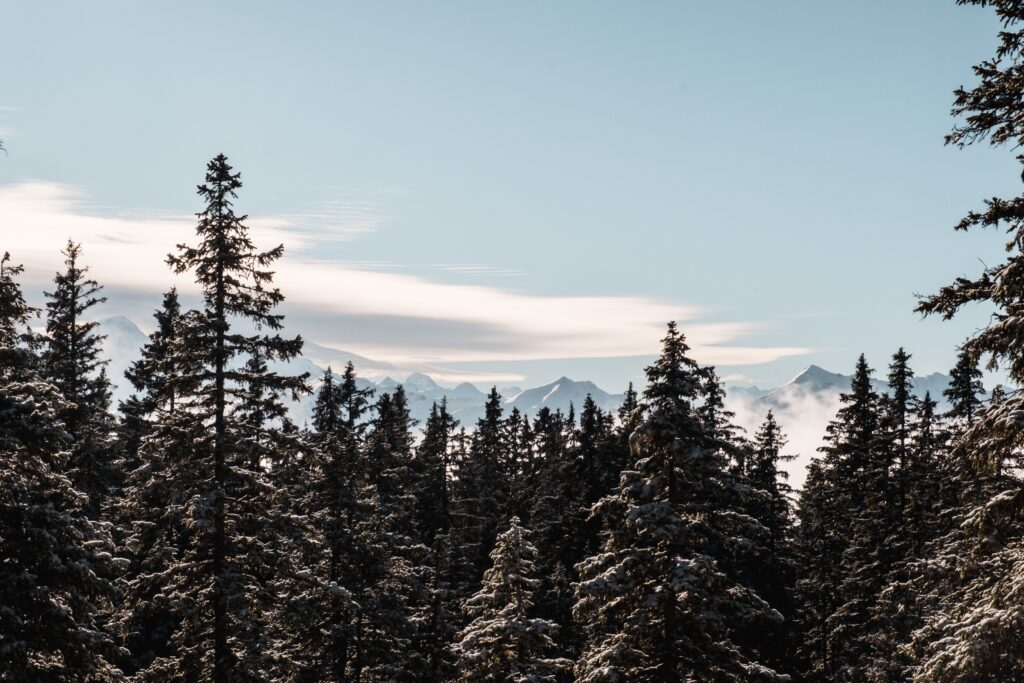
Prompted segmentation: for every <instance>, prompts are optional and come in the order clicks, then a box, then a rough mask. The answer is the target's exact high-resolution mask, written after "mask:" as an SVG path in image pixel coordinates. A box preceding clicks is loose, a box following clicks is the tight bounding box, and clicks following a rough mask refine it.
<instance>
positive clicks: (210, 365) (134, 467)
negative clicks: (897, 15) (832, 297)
mask: <svg viewBox="0 0 1024 683" xmlns="http://www.w3.org/2000/svg"><path fill="white" fill-rule="evenodd" d="M959 4H970V5H979V6H981V7H983V8H988V9H989V10H990V11H993V12H995V13H996V14H997V15H998V17H999V19H1000V20H1001V22H1002V26H1003V31H1002V33H1001V34H1000V35H999V37H998V39H999V43H998V50H997V52H996V54H995V55H993V56H992V57H991V59H989V60H986V61H984V62H983V63H981V64H978V65H977V66H975V67H974V74H975V76H976V82H975V83H974V84H973V85H972V86H970V87H964V88H961V89H959V90H957V91H956V92H955V94H954V103H953V115H954V117H955V121H956V123H955V127H954V128H953V129H952V132H950V133H949V135H948V137H947V139H946V144H947V145H952V146H959V147H964V146H968V145H973V144H986V143H987V144H989V145H991V146H994V147H996V148H1004V149H1006V150H1016V149H1017V148H1019V147H1020V146H1022V145H1024V71H1022V65H1024V2H1022V1H1021V0H960V2H959ZM7 147H8V148H10V147H11V143H10V141H8V142H7ZM1017 158H1018V159H1019V160H1020V161H1021V162H1022V163H1024V156H1019V157H1017ZM0 163H2V160H0ZM244 204H245V193H244V191H243V189H242V181H241V174H240V173H239V172H238V171H236V170H235V169H233V168H232V166H231V165H230V163H229V161H228V159H227V158H226V157H225V156H223V155H219V156H216V157H215V158H213V159H212V160H211V161H209V163H208V164H207V166H206V171H205V177H204V178H203V182H202V184H200V185H199V187H198V199H197V210H198V213H197V214H196V220H195V233H194V237H193V239H192V240H191V241H190V242H188V243H185V244H179V245H173V244H169V245H167V251H168V255H167V257H166V264H165V265H166V267H167V269H168V273H176V274H185V275H187V276H189V277H191V278H194V280H195V282H196V284H197V285H198V287H199V289H200V291H201V299H200V300H199V305H198V307H197V308H195V309H187V308H186V307H185V306H184V305H183V304H182V303H181V302H179V297H178V293H177V292H176V291H175V290H174V289H169V291H167V292H166V294H165V295H164V297H163V301H162V304H161V306H160V307H159V308H158V309H157V310H156V311H155V312H154V313H153V319H154V322H153V325H152V329H153V332H152V333H151V334H150V335H149V340H148V343H147V344H146V346H145V348H144V349H142V354H141V358H140V360H138V361H137V362H135V363H134V364H133V365H132V366H131V368H130V370H129V371H128V373H127V374H126V379H127V381H129V382H130V383H131V386H132V387H133V389H134V395H133V396H132V398H131V399H129V400H127V401H123V402H120V403H119V405H113V401H112V399H111V387H110V385H111V378H110V377H108V374H107V370H106V365H107V360H106V359H105V358H104V357H103V354H102V353H101V342H102V334H101V333H100V331H99V330H98V329H97V323H96V322H95V316H94V310H93V309H94V307H95V306H97V305H99V304H100V303H102V302H103V301H104V287H103V283H101V282H97V281H95V280H94V279H93V277H92V275H91V274H90V269H89V253H88V249H87V248H83V246H82V245H80V244H79V243H77V242H76V241H74V239H71V240H69V241H68V242H67V243H66V244H63V245H59V244H55V245H54V252H57V251H60V253H61V254H62V258H63V260H64V265H65V267H64V268H63V269H62V270H61V271H60V272H58V273H57V274H56V276H55V277H54V278H53V283H52V286H51V287H50V289H49V290H48V291H46V292H45V302H46V304H45V309H36V308H33V307H32V306H30V305H29V304H28V303H27V301H28V300H29V299H30V297H29V296H28V294H27V293H26V292H25V291H24V289H23V285H22V282H21V280H22V276H23V268H22V267H21V265H20V264H21V262H20V261H19V260H18V255H17V254H4V256H3V260H2V262H0V377H2V379H0V681H5V682H11V683H14V682H18V683H65V682H68V683H70V682H82V683H87V682H88V683H100V682H113V681H138V682H152V683H164V682H167V683H169V682H172V681H212V682H214V683H229V682H230V683H237V682H241V681H254V682H255V681H261V682H262V681H267V682H286V681H287V682H295V683H312V682H319V681H324V682H335V683H339V682H343V681H344V682H349V681H351V682H355V683H371V682H386V681H409V682H411V681H424V682H429V681H437V682H445V681H473V682H476V681H480V682H483V681H492V682H495V683H506V682H508V683H511V682H520V683H541V682H545V681H547V682H552V683H555V682H568V681H578V682H580V683H618V682H622V683H646V682H656V681H664V682H677V681H678V682H694V683H697V682H701V683H705V682H706V683H726V682H729V683H748V682H749V683H756V682H761V681H763V682H770V681H775V682H782V681H791V682H792V683H798V682H807V683H862V682H863V683H867V682H871V683H882V682H892V683H895V682H902V681H906V682H913V683H983V682H993V683H1010V682H1013V681H1024V673H1022V672H1024V640H1022V638H1021V633H1022V630H1021V629H1022V625H1024V474H1022V469H1021V467H1022V463H1021V454H1022V448H1024V396H1022V395H1021V394H1020V393H1019V390H1018V387H1019V386H1021V384H1022V383H1024V332H1022V330H1024V194H1021V195H1018V196H1012V197H1008V198H1000V197H992V198H990V199H987V200H984V202H983V204H982V205H981V208H979V209H977V210H972V211H970V212H969V213H967V215H966V217H964V218H963V220H962V221H961V222H960V223H959V224H958V225H956V226H955V228H956V230H961V231H966V230H981V229H984V228H993V229H994V230H993V231H991V232H989V233H988V234H989V236H990V237H992V236H994V235H995V234H996V231H998V230H1003V231H1005V233H1006V236H1005V237H1004V239H1005V240H1006V242H1005V248H1006V257H1005V261H1004V262H1002V263H998V264H995V265H986V266H984V267H983V270H982V272H981V273H980V274H979V275H977V276H974V277H970V278H969V277H966V276H961V277H956V278H955V279H952V278H951V279H952V282H951V283H950V284H948V285H947V286H944V287H942V288H941V289H939V290H938V291H937V292H934V293H931V294H926V295H924V296H921V297H920V298H919V303H918V304H917V310H916V312H917V313H918V314H921V315H923V316H931V317H937V318H942V319H950V318H953V317H954V316H956V315H957V314H958V312H959V311H960V310H961V309H962V308H964V307H967V306H968V305H971V304H981V305H982V306H987V307H989V308H990V309H991V310H992V315H991V317H990V319H989V321H988V324H987V325H986V326H985V327H983V328H981V329H978V330H977V331H976V333H975V334H974V335H973V336H971V337H970V338H969V339H967V340H966V341H965V342H964V343H963V345H962V346H961V347H960V348H959V349H958V350H957V358H958V360H957V363H956V366H955V367H953V368H952V369H951V371H950V376H951V378H952V382H951V383H950V385H949V388H948V389H947V390H946V392H945V396H943V397H938V396H930V395H926V396H924V397H923V398H917V397H916V396H915V395H914V392H913V391H912V386H911V385H912V380H913V378H914V371H913V358H912V355H911V353H910V352H909V351H908V350H905V349H904V348H900V346H899V344H900V342H899V340H893V348H894V352H893V353H892V356H891V362H890V363H889V364H888V366H887V367H881V368H872V367H870V366H869V365H868V363H867V362H866V360H865V357H864V356H863V355H862V356H861V357H860V358H859V360H856V363H855V364H851V365H853V370H854V374H853V381H852V383H851V385H850V386H849V388H848V390H847V391H846V392H845V393H844V394H843V395H842V404H841V408H840V409H839V410H838V412H837V413H836V414H835V415H834V416H833V418H832V420H831V422H830V423H829V425H828V427H827V433H826V434H825V436H824V443H825V445H824V446H823V447H822V448H821V449H820V451H819V452H818V453H816V454H814V458H813V459H812V460H811V464H810V466H809V469H808V472H807V478H806V482H805V484H804V485H803V486H802V487H801V488H800V489H799V490H797V489H795V488H794V487H791V486H790V485H789V484H788V483H787V476H786V472H785V465H786V463H787V462H788V461H789V460H791V459H792V458H793V457H794V456H795V455H796V454H795V453H792V452H790V450H789V449H788V448H787V436H786V434H785V433H784V430H783V429H782V428H781V427H780V425H779V423H778V422H777V421H776V419H775V417H774V416H773V415H772V413H771V412H770V411H769V412H767V414H765V415H764V416H763V423H762V424H761V427H760V428H759V429H758V430H757V431H756V432H753V433H748V432H745V431H744V430H742V429H740V428H739V427H738V426H737V425H736V422H735V419H734V416H733V414H732V413H730V412H729V410H728V409H727V407H726V404H725V402H724V397H725V389H724V386H723V382H722V381H721V380H720V378H719V376H718V374H717V373H716V370H715V368H714V367H712V366H709V365H702V364H699V363H698V362H697V361H695V360H694V359H693V357H692V354H691V349H690V346H689V345H688V343H687V336H686V334H685V332H686V330H685V329H682V327H681V326H679V325H677V324H676V323H675V322H669V323H668V324H667V328H666V329H665V332H664V337H663V338H662V339H661V352H660V356H659V357H658V358H657V359H656V360H655V361H654V362H653V363H651V364H650V365H649V366H648V367H646V369H645V371H644V372H645V378H646V381H645V384H644V385H643V386H637V387H636V388H634V387H633V386H632V385H630V386H629V387H628V390H627V393H626V400H625V403H624V404H623V405H622V407H621V409H620V410H618V411H617V412H608V411H606V410H604V409H602V408H601V407H599V406H598V405H597V404H596V403H595V402H594V401H593V400H590V399H589V398H588V400H587V401H585V402H584V403H583V404H582V405H579V406H574V407H573V409H572V410H570V411H568V413H563V412H561V411H557V410H556V411H551V410H549V409H547V408H542V409H541V410H540V411H539V412H538V413H537V414H536V415H535V416H532V417H528V416H525V415H524V414H522V413H521V412H520V411H519V410H518V409H512V410H508V409H507V408H506V406H505V404H504V403H503V401H502V397H501V396H500V395H499V392H498V391H497V389H492V390H491V392H490V394H489V396H488V399H487V404H486V410H485V414H484V416H483V417H482V418H481V419H480V420H479V421H478V422H476V423H475V424H460V423H459V421H458V420H457V419H456V418H455V417H453V415H452V414H451V413H450V412H449V410H448V407H447V405H446V403H445V402H443V401H442V402H438V403H435V404H434V405H433V407H432V409H431V411H430V415H429V418H428V419H427V420H426V421H425V422H424V423H423V424H417V423H416V421H414V420H413V419H412V418H411V417H410V410H409V404H408V401H407V396H406V394H405V392H404V390H403V388H402V386H401V385H399V386H397V388H395V389H394V390H393V391H391V392H378V393H374V392H373V391H371V390H368V389H366V388H365V386H363V385H360V384H358V383H357V379H358V377H357V372H356V368H355V367H354V366H353V365H352V364H351V363H350V364H349V365H348V366H347V367H345V368H329V369H328V370H327V372H326V373H324V374H323V375H322V376H316V377H310V376H302V375H300V376H289V375H286V374H283V373H280V372H277V371H275V370H274V369H273V368H275V367H280V366H279V365H278V363H279V362H281V361H288V360H290V359H293V358H296V357H299V356H301V354H302V353H303V340H302V338H300V337H299V336H295V335H294V334H289V326H288V321H287V320H286V319H285V318H284V316H283V315H282V314H280V312H279V309H280V305H281V304H282V303H283V302H284V300H285V296H286V295H287V292H281V291H279V290H278V289H277V286H276V285H275V281H274V268H275V262H277V261H278V259H280V258H281V257H282V256H283V248H282V247H281V246H276V247H275V246H273V245H264V244H256V243H254V241H253V239H252V237H251V236H250V230H249V219H248V217H247V216H246V215H244V213H243V212H242V211H241V207H243V206H244ZM941 228H942V226H937V229H941ZM8 230H10V231H15V230H18V226H16V225H8V226H4V231H5V233H6V231H8ZM0 246H2V245H0ZM907 314H908V315H913V314H914V311H909V310H908V311H907ZM851 360H852V359H851ZM983 369H987V370H989V371H992V372H994V373H1001V374H1000V375H999V376H1000V377H1001V378H1003V380H1004V383H1003V385H1001V386H996V387H995V388H994V389H992V390H991V391H989V390H986V388H985V387H984V386H983V384H982V379H983ZM873 377H878V378H881V379H884V380H885V381H886V382H887V386H888V389H887V390H886V391H881V392H880V391H878V390H877V388H876V386H877V385H875V384H873V382H872V379H873ZM310 393H312V394H313V396H315V411H314V414H313V418H312V420H311V422H310V423H309V424H302V425H300V424H295V423H293V421H292V420H291V419H290V418H289V417H288V411H287V406H288V404H289V402H291V401H295V400H297V399H298V398H299V397H300V396H302V395H305V394H310ZM940 399H942V400H944V401H945V402H946V403H945V404H946V405H948V406H950V408H949V409H948V410H945V409H941V410H940V409H939V407H938V406H939V402H938V401H939V400H940Z"/></svg>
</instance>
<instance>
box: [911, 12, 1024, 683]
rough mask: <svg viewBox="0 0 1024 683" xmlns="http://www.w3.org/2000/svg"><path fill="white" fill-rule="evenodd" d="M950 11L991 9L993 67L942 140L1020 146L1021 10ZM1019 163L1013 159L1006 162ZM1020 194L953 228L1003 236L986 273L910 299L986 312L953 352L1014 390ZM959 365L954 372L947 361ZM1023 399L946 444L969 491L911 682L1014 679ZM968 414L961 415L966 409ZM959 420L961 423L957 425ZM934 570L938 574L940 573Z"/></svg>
mask: <svg viewBox="0 0 1024 683" xmlns="http://www.w3.org/2000/svg"><path fill="white" fill-rule="evenodd" d="M961 4H969V5H978V6H980V7H991V8H992V9H993V10H994V12H995V14H996V17H997V18H998V20H999V21H1000V23H1001V25H1002V26H1001V30H1000V31H999V35H998V40H999V42H998V45H997V47H996V54H995V57H994V58H991V59H987V60H985V61H983V62H982V63H980V64H978V65H976V66H975V67H974V74H975V76H976V77H977V82H976V83H975V84H974V85H973V86H972V87H970V88H967V87H961V88H959V89H957V90H956V92H955V101H954V105H953V114H954V115H955V116H959V117H961V121H960V122H959V123H958V125H956V126H955V127H954V129H953V131H952V132H951V133H950V134H949V135H948V136H947V137H946V142H947V143H948V144H954V145H958V146H961V147H963V146H965V145H969V144H973V143H976V142H981V141H985V140H987V141H988V142H989V144H991V145H992V146H994V147H1001V146H1002V145H1004V144H1009V145H1010V146H1011V147H1019V146H1020V145H1021V144H1022V143H1024V124H1022V121H1024V118H1022V116H1021V114H1022V112H1024V77H1022V75H1021V71H1020V66H1019V65H1020V63H1021V62H1022V60H1024V42H1022V40H1021V38H1022V35H1024V27H1022V20H1024V3H1022V2H1021V1H1020V0H1005V1H1001V2H990V1H988V0H962V2H961ZM1017 158H1018V160H1019V161H1021V162H1022V163H1024V157H1022V156H1018V157H1017ZM1022 207H1024V195H1018V196H1015V197H1012V198H1009V199H1004V198H999V197H993V198H991V199H988V200H986V201H985V207H984V208H983V209H982V210H980V211H971V212H970V213H968V214H967V216H965V217H964V218H963V219H962V220H961V221H960V223H959V224H958V225H957V226H956V228H957V230H965V231H966V230H970V229H975V228H989V227H991V228H998V229H1003V230H1005V231H1006V233H1007V234H1008V239H1007V240H1006V243H1005V248H1006V251H1007V253H1008V254H1009V256H1008V258H1007V259H1006V260H1005V262H1003V263H999V264H996V265H993V266H986V267H985V268H984V270H983V271H982V272H981V273H980V274H979V275H978V276H976V277H973V278H968V277H959V278H957V279H956V280H955V281H954V282H953V283H952V284H950V285H947V286H945V287H943V288H941V289H940V290H939V292H938V293H936V294H934V295H932V296H929V297H926V298H924V299H922V300H921V301H920V302H919V304H918V307H917V310H918V311H920V312H922V313H924V314H925V315H938V316H941V317H942V318H944V319H950V318H953V317H955V316H956V315H957V314H958V313H959V311H960V310H961V309H962V308H963V307H965V306H967V305H968V304H974V303H981V304H985V305H987V306H989V307H991V308H992V309H994V313H993V314H992V317H991V318H990V322H989V324H988V325H987V326H986V327H985V328H983V329H981V330H979V331H978V332H977V333H976V334H974V335H973V336H972V337H971V338H969V339H968V340H967V341H966V342H964V344H963V346H962V347H961V354H963V355H966V356H967V357H968V359H970V360H968V361H964V366H965V368H964V369H965V370H966V366H968V365H969V364H970V363H971V362H972V361H973V360H974V359H981V358H985V357H987V359H988V360H987V367H988V368H989V369H997V368H998V369H1002V370H1004V371H1005V372H1006V374H1007V375H1008V376H1009V379H1010V380H1011V381H1012V382H1013V383H1014V384H1015V385H1017V386H1020V385H1021V383H1022V382H1024V353H1022V352H1021V344H1020V339H1019V334H1018V333H1017V332H1016V330H1019V329H1020V327H1021V325H1022V324H1024V319H1022V317H1021V312H1022V311H1024V285H1022V283H1024V258H1022V254H1024V210H1022ZM958 365H959V363H958ZM971 385H972V380H971V379H970V372H967V373H966V376H961V377H960V378H959V380H958V386H959V387H960V390H959V392H958V393H960V394H962V397H963V400H964V401H966V405H965V406H964V408H965V410H963V411H962V412H967V409H966V408H967V406H969V405H970V403H971V402H970V398H969V394H970V393H971V392H972V391H973V389H974V387H972V386H971ZM1022 411H1024V396H1022V395H1021V394H1019V393H1017V392H1014V393H1011V394H1008V395H1006V396H1005V397H999V399H998V400H996V399H995V398H994V399H993V400H992V402H991V403H990V405H988V406H986V407H985V408H984V409H982V410H980V411H978V412H976V413H974V414H973V420H974V424H973V426H972V427H971V428H970V429H969V430H967V432H966V433H965V434H963V435H962V436H960V437H959V438H958V441H957V443H956V445H955V447H954V449H955V450H954V456H955V457H956V458H957V459H958V460H960V461H961V462H963V463H964V465H965V466H966V467H967V468H969V469H970V470H972V478H973V479H974V481H975V484H974V486H972V487H971V488H972V489H973V490H972V491H971V493H970V495H969V496H966V497H965V498H966V501H965V503H964V504H963V506H962V508H961V514H960V518H961V519H960V524H959V528H960V530H961V531H962V532H963V533H962V534H957V533H956V532H953V536H952V537H951V538H949V539H947V540H949V541H950V542H949V543H947V544H945V545H944V546H943V547H941V548H937V550H936V553H935V554H934V555H933V557H932V558H930V563H931V565H932V567H931V568H932V569H933V571H934V573H935V574H938V575H939V576H941V577H942V578H941V580H940V581H939V582H938V585H936V586H935V588H934V590H933V596H934V597H933V600H934V601H935V602H936V603H937V604H938V605H939V608H938V609H936V610H935V611H934V612H933V613H932V614H930V615H929V617H928V619H927V620H926V623H925V625H924V626H923V627H922V628H921V629H920V630H919V631H918V633H917V634H916V637H915V649H914V655H915V662H914V666H913V668H912V673H913V679H914V680H915V681H922V682H923V681H929V682H933V681H934V682H938V681H942V682H947V681H995V680H1014V679H1015V678H1017V677H1018V676H1019V671H1020V670H1021V667H1022V666H1024V647H1022V646H1021V644H1020V638H1019V629H1020V619H1021V615H1020V610H1019V607H1018V606H1019V605H1020V604H1021V601H1020V599H1019V597H1020V596H1019V587H1020V585H1021V577H1024V559H1022V558H1024V548H1022V543H1024V541H1022V539H1024V526H1022V525H1021V518H1022V511H1024V496H1022V495H1021V490H1022V489H1021V483H1020V480H1019V478H1017V477H1016V476H1014V474H1013V472H1012V468H1007V464H1012V465H1013V466H1014V468H1015V467H1016V464H1017V463H1019V458H1020V454H1021V449H1022V447H1024V432H1022V430H1021V429H1020V420H1019V416H1020V415H1021V413H1022ZM972 412H973V411H972ZM960 417H961V418H963V417H965V416H964V415H961V416H960ZM942 570H944V571H942Z"/></svg>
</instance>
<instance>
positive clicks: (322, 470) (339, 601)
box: [288, 363, 378, 682]
mask: <svg viewBox="0 0 1024 683" xmlns="http://www.w3.org/2000/svg"><path fill="white" fill-rule="evenodd" d="M372 393H373V392H372V390H370V389H368V388H361V387H360V386H359V384H358V382H357V377H356V372H355V368H354V367H353V366H352V363H348V364H347V365H346V367H345V373H344V375H343V377H342V380H341V382H340V383H336V382H335V381H334V377H333V375H330V374H325V376H324V378H323V380H322V381H321V383H320V386H319V388H318V389H317V394H316V403H315V405H314V410H313V412H314V420H313V425H314V431H313V433H311V434H309V435H308V436H307V437H306V438H307V441H308V444H309V445H308V452H307V456H306V458H305V459H304V462H303V466H302V467H301V468H300V469H299V470H298V471H297V472H296V476H295V478H294V480H293V481H292V482H291V483H290V485H289V487H288V490H289V495H290V497H291V498H293V499H294V500H296V501H298V504H299V507H300V509H301V510H302V512H303V514H304V515H305V516H306V517H307V518H308V519H309V520H310V521H309V524H310V526H311V527H312V530H311V534H312V539H313V542H311V543H309V544H308V545H307V547H306V554H307V556H308V561H307V565H308V566H309V567H310V570H311V582H310V587H309V591H308V593H307V595H306V596H304V598H303V603H304V604H305V605H308V607H309V615H308V618H306V619H305V620H301V621H297V622H292V626H291V629H292V633H293V636H292V641H293V645H292V647H293V649H294V650H295V651H296V652H297V653H299V654H300V655H301V657H302V658H303V659H304V660H305V665H304V669H303V671H302V675H301V676H300V678H299V680H302V681H338V682H340V681H350V680H358V678H359V677H361V676H362V671H361V669H360V667H362V666H364V663H365V660H364V659H363V657H362V652H363V647H362V629H361V623H362V620H363V615H362V606H361V604H360V603H359V602H358V601H357V596H360V595H362V594H363V593H364V592H366V591H367V590H369V586H370V585H371V578H370V572H369V571H368V570H369V569H370V568H371V567H376V566H378V564H374V562H373V560H374V559H375V558H377V555H376V552H377V551H376V549H375V548H374V539H375V533H376V532H375V528H374V523H373V522H374V518H373V516H372V513H373V500H372V491H371V487H370V484H369V473H368V468H367V464H366V459H365V457H364V456H365V452H364V449H365V444H366V432H367V429H368V427H369V421H368V417H369V412H370V404H369V401H370V397H371V396H372Z"/></svg>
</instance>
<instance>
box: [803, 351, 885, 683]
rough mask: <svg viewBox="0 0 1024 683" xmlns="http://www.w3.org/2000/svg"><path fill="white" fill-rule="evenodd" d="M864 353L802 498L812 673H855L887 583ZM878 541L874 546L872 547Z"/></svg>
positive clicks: (825, 677) (873, 410)
mask: <svg viewBox="0 0 1024 683" xmlns="http://www.w3.org/2000/svg"><path fill="white" fill-rule="evenodd" d="M871 372H872V371H871V369H870V368H869V367H868V364H867V361H866V360H865V358H864V356H863V355H861V356H860V358H859V359H858V360H857V366H856V370H855V371H854V375H853V379H852V380H851V387H850V391H849V392H848V393H845V394H842V395H841V402H842V407H841V408H840V409H839V411H838V412H837V414H836V417H835V419H834V420H832V421H831V422H830V423H829V425H828V427H827V429H826V435H825V445H824V446H823V447H822V448H821V449H820V450H821V453H822V455H821V457H820V458H819V459H818V460H817V461H815V462H812V464H811V466H810V467H809V469H808V476H807V480H806V482H805V485H804V489H803V491H802V492H801V498H800V525H799V533H798V553H799V557H800V562H801V565H802V567H803V571H802V572H801V577H800V579H799V580H798V583H797V591H798V596H799V600H800V602H801V603H802V604H801V608H802V609H801V611H802V617H801V622H802V624H801V627H802V631H803V646H802V648H801V657H802V659H803V661H804V662H805V666H806V669H805V676H806V677H807V678H808V679H809V680H812V681H833V680H841V679H840V678H839V677H840V676H843V675H845V673H846V672H856V667H855V664H856V663H857V662H859V661H863V658H864V657H865V656H866V655H865V652H866V650H867V648H868V645H867V644H866V643H865V642H864V640H863V638H862V635H863V628H864V625H865V624H866V623H867V620H868V617H869V608H870V603H869V599H870V591H871V590H872V589H873V588H877V586H876V585H875V583H876V581H881V580H882V578H883V577H882V576H881V575H880V574H879V571H880V570H879V565H878V557H877V552H878V550H879V548H878V545H877V544H880V543H882V542H884V540H885V537H886V536H887V534H886V531H887V529H886V528H885V527H884V525H881V522H882V515H881V513H880V510H881V506H883V505H884V504H885V498H886V495H887V494H888V492H889V489H888V486H889V482H888V471H887V470H886V469H885V468H884V462H885V461H884V458H885V457H886V456H885V455H884V454H882V453H881V451H880V449H879V414H878V410H879V408H878V402H879V398H878V395H877V394H876V392H875V391H874V389H873V388H872V386H871ZM872 544H875V545H872Z"/></svg>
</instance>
